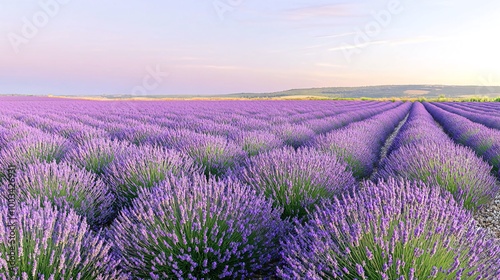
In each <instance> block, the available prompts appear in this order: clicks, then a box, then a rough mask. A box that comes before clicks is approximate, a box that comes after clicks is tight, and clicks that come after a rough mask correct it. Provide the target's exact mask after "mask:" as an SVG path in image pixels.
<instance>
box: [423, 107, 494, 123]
mask: <svg viewBox="0 0 500 280" xmlns="http://www.w3.org/2000/svg"><path fill="white" fill-rule="evenodd" d="M433 104H434V105H435V106H437V107H440V108H441V109H444V110H446V111H448V112H451V113H455V114H457V115H460V116H463V117H466V118H468V119H469V120H471V121H473V122H477V123H480V124H482V125H485V126H487V127H490V128H494V129H500V116H494V115H490V114H485V113H478V112H472V111H467V110H463V109H460V108H456V107H454V106H451V105H448V104H440V103H433Z"/></svg>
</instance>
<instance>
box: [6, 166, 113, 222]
mask: <svg viewBox="0 0 500 280" xmlns="http://www.w3.org/2000/svg"><path fill="white" fill-rule="evenodd" d="M6 184H7V183H5V184H4V186H3V190H2V194H7V193H8V192H7V186H6ZM14 185H15V186H16V187H17V188H18V192H19V197H17V199H18V200H20V201H26V200H30V199H35V198H41V199H45V198H47V199H48V200H49V201H50V202H51V203H52V204H53V205H54V206H56V207H57V208H59V209H64V208H66V207H70V208H73V209H74V210H75V212H76V213H77V214H79V215H81V216H84V217H86V218H87V221H88V223H89V224H90V225H91V226H92V227H93V228H97V227H98V226H100V225H103V224H105V223H107V222H108V221H109V219H110V217H112V215H113V213H112V204H113V200H114V197H113V196H112V194H111V192H110V190H109V188H108V187H107V186H106V185H105V184H104V183H103V182H102V181H101V180H100V179H97V178H96V176H95V175H94V174H92V173H89V172H87V171H86V170H82V169H80V168H77V167H74V166H71V165H69V164H66V163H59V164H56V163H55V162H53V163H36V164H29V165H27V166H26V167H25V168H24V169H23V170H17V174H16V178H15V180H14Z"/></svg>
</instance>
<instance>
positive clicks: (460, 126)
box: [424, 103, 500, 176]
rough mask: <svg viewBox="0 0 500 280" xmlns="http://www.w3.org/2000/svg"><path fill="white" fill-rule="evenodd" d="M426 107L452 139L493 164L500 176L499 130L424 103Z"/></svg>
mask: <svg viewBox="0 0 500 280" xmlns="http://www.w3.org/2000/svg"><path fill="white" fill-rule="evenodd" d="M424 105H425V107H426V109H427V110H428V111H429V113H431V115H432V116H433V117H434V119H435V120H436V121H437V122H439V123H440V124H441V125H442V126H443V128H444V130H445V131H446V132H447V133H448V135H450V137H451V138H453V140H455V141H456V142H458V143H461V144H463V145H466V146H468V147H470V148H472V149H473V150H474V151H475V152H476V154H478V155H479V156H481V157H483V159H484V160H486V161H487V162H489V163H490V164H491V165H493V167H494V169H495V170H496V171H498V172H499V173H498V175H499V176H500V170H499V169H500V131H499V130H496V129H491V128H488V127H486V126H484V125H481V124H478V123H475V122H473V121H471V120H469V119H467V118H465V117H462V116H459V115H457V114H453V113H450V112H448V111H445V110H443V109H441V108H439V107H437V106H435V105H433V104H430V103H424Z"/></svg>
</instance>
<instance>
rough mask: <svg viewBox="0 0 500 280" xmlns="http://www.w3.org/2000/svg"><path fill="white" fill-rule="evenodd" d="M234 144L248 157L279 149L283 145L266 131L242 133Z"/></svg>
mask: <svg viewBox="0 0 500 280" xmlns="http://www.w3.org/2000/svg"><path fill="white" fill-rule="evenodd" d="M236 143H237V144H238V145H239V146H241V148H242V149H243V150H244V151H245V152H247V154H248V155H249V156H255V155H257V154H259V153H262V152H267V151H270V150H273V149H276V148H281V147H283V146H284V145H285V143H284V142H283V141H282V140H281V139H279V138H278V137H277V136H276V135H274V134H272V133H270V132H266V131H249V132H247V131H244V132H241V133H240V135H239V136H238V137H237V138H236Z"/></svg>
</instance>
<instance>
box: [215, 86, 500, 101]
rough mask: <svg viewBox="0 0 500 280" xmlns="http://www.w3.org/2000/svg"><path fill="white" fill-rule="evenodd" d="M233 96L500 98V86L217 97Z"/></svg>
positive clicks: (299, 91) (294, 91)
mask: <svg viewBox="0 0 500 280" xmlns="http://www.w3.org/2000/svg"><path fill="white" fill-rule="evenodd" d="M223 96H224V97H234V98H287V97H294V96H296V97H298V98H300V97H323V98H362V97H366V98H420V97H425V98H438V97H440V96H441V97H442V96H444V97H446V98H470V97H479V96H481V97H490V98H491V97H500V86H495V87H490V86H436V85H403V86H368V87H329V88H311V89H292V90H287V91H280V92H273V93H238V94H227V95H218V96H214V97H223Z"/></svg>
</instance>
